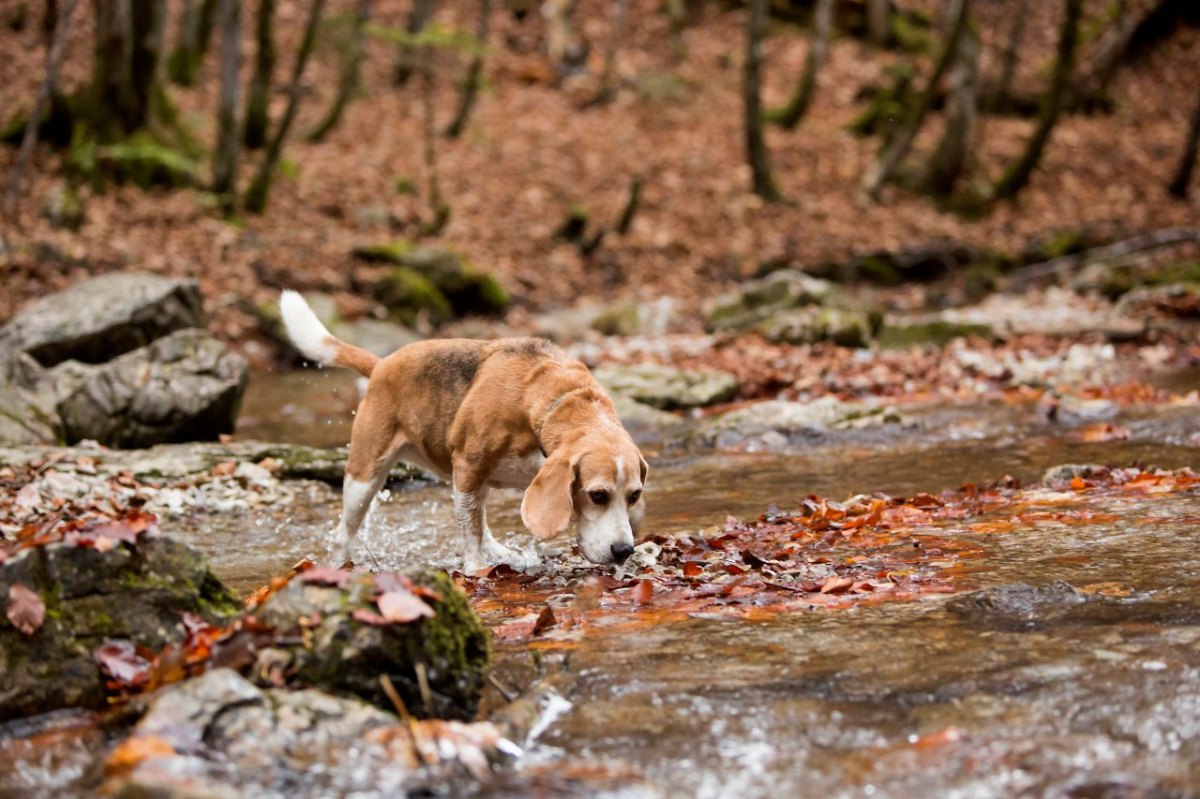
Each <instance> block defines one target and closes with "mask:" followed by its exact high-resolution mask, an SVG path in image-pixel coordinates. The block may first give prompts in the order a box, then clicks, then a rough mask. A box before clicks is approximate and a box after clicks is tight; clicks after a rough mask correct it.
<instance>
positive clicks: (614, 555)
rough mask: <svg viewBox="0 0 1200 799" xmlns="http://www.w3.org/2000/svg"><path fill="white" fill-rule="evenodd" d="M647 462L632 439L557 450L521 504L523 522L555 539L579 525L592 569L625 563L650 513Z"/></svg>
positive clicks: (591, 440)
mask: <svg viewBox="0 0 1200 799" xmlns="http://www.w3.org/2000/svg"><path fill="white" fill-rule="evenodd" d="M647 470H648V467H647V466H646V460H645V458H643V457H642V453H641V452H639V451H638V448H637V445H636V444H634V443H633V440H632V439H631V438H629V435H628V434H627V433H625V431H624V430H621V431H620V432H619V433H617V434H614V435H591V436H586V437H583V438H580V439H577V440H574V441H572V442H570V443H564V444H563V445H561V446H559V447H558V449H556V450H555V451H554V452H553V453H551V455H550V457H549V458H547V459H546V462H545V463H544V464H542V468H541V469H540V470H539V471H538V473H537V476H536V477H534V478H533V482H532V483H530V484H529V488H528V489H526V490H525V498H524V499H523V500H522V501H521V520H522V521H524V522H525V526H526V527H528V528H529V530H530V531H531V532H532V533H533V534H534V535H536V536H537V537H538V538H543V539H545V538H553V537H554V536H556V535H559V534H560V533H562V532H563V531H564V530H566V529H567V527H568V526H569V525H570V524H571V520H572V519H576V520H578V530H579V534H578V542H579V548H580V549H581V550H582V551H583V555H584V557H586V558H587V559H588V560H590V561H591V562H592V563H624V562H625V559H626V558H628V557H629V556H630V555H631V554H632V553H633V539H634V536H635V535H636V534H637V532H638V528H639V527H640V526H641V522H642V514H643V512H644V509H645V507H646V503H645V500H643V499H642V489H643V487H644V486H645V484H646V472H647Z"/></svg>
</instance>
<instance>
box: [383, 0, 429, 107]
mask: <svg viewBox="0 0 1200 799" xmlns="http://www.w3.org/2000/svg"><path fill="white" fill-rule="evenodd" d="M436 10H437V0H414V2H413V7H412V11H411V12H410V13H409V15H408V24H406V25H405V26H404V29H405V30H406V31H407V32H408V34H409V35H410V36H415V35H417V34H418V33H420V32H421V31H423V30H425V26H426V25H427V24H429V20H430V18H432V17H433V12H434V11H436ZM419 50H420V48H419V47H414V46H413V45H411V44H403V45H401V46H400V53H399V54H398V55H397V56H396V71H395V73H394V75H393V82H394V83H395V84H396V85H397V86H403V85H404V84H405V83H408V79H409V78H411V77H412V75H413V72H414V71H415V70H416V68H417V61H416V59H417V57H418V55H419V53H418V51H419Z"/></svg>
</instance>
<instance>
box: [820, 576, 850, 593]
mask: <svg viewBox="0 0 1200 799" xmlns="http://www.w3.org/2000/svg"><path fill="white" fill-rule="evenodd" d="M852 585H854V580H852V579H851V578H849V577H838V576H836V575H835V576H833V577H830V578H829V579H828V580H826V581H825V584H824V585H822V586H821V593H822V594H840V593H843V592H844V591H845V590H846V589H848V588H849V587H850V586H852Z"/></svg>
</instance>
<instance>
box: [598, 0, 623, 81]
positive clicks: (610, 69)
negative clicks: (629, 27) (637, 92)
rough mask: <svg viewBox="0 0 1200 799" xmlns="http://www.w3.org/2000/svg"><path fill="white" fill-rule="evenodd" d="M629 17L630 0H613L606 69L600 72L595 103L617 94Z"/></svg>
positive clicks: (605, 54) (605, 52)
mask: <svg viewBox="0 0 1200 799" xmlns="http://www.w3.org/2000/svg"><path fill="white" fill-rule="evenodd" d="M628 17H629V0H612V15H611V18H610V24H609V31H608V47H607V49H606V50H605V51H604V71H603V72H601V73H600V91H598V92H597V93H596V97H595V99H594V100H593V102H594V103H607V102H609V101H611V100H612V99H613V98H614V97H616V96H617V56H618V55H619V54H620V52H621V40H622V39H623V38H625V21H626V19H627V18H628Z"/></svg>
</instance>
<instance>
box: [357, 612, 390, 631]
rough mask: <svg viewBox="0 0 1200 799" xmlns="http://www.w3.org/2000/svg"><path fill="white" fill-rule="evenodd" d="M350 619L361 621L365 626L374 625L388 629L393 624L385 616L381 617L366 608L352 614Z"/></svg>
mask: <svg viewBox="0 0 1200 799" xmlns="http://www.w3.org/2000/svg"><path fill="white" fill-rule="evenodd" d="M350 617H351V618H352V619H354V620H355V621H361V622H362V623H363V624H373V625H375V626H376V627H386V626H388V625H389V624H391V622H390V621H388V620H387V619H385V618H384V617H383V616H380V615H379V614H378V613H376V612H375V611H373V610H367V609H366V608H358V609H357V610H355V611H354V612H353V613H351V614H350Z"/></svg>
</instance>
